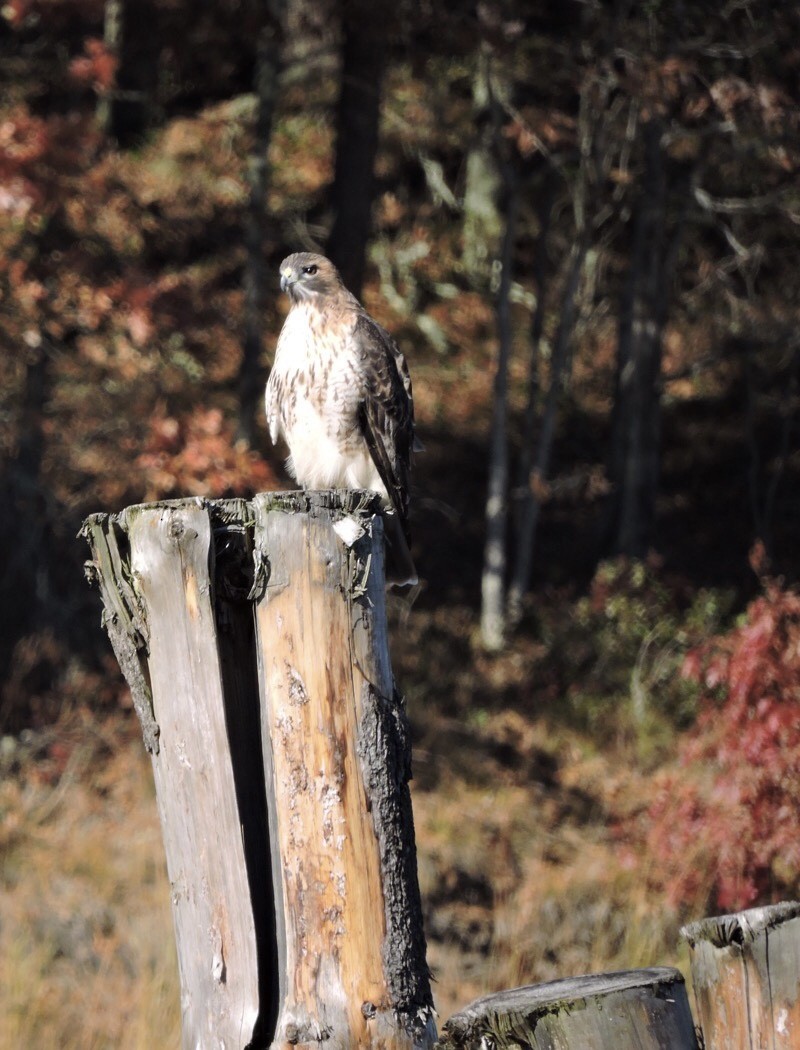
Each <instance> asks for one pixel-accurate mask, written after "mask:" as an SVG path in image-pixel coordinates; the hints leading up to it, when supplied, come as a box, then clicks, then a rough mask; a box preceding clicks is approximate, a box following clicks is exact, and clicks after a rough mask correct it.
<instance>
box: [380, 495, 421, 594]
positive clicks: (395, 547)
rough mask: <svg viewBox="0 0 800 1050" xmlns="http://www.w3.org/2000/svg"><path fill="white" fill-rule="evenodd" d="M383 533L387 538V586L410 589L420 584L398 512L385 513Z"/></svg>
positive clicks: (388, 511) (387, 511)
mask: <svg viewBox="0 0 800 1050" xmlns="http://www.w3.org/2000/svg"><path fill="white" fill-rule="evenodd" d="M383 533H384V536H385V538H386V583H387V585H389V586H393V587H409V586H412V585H414V584H417V583H419V577H418V576H417V570H416V568H415V567H414V559H413V558H412V557H411V551H410V550H409V549H408V539H407V537H406V533H405V529H404V528H403V523H402V522H401V521H400V518H399V517H398V515H397V512H396V511H393V510H385V511H384V512H383Z"/></svg>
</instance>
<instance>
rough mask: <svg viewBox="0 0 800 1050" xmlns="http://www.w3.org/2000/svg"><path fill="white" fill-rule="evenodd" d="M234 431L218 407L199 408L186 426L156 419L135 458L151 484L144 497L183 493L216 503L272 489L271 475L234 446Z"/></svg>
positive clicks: (256, 457)
mask: <svg viewBox="0 0 800 1050" xmlns="http://www.w3.org/2000/svg"><path fill="white" fill-rule="evenodd" d="M232 429H233V428H232V425H231V424H230V422H228V421H227V420H226V419H225V417H224V416H223V414H222V412H221V411H220V410H219V409H216V408H198V409H196V410H195V411H194V412H193V413H192V415H191V416H190V417H189V418H188V419H187V420H185V421H179V420H177V419H175V418H173V417H172V416H167V415H165V414H164V413H163V412H162V413H159V414H157V415H156V416H155V417H154V418H153V419H152V421H151V423H150V433H149V436H148V439H147V444H146V450H145V451H144V452H143V453H142V455H140V456H139V457H138V459H137V466H138V467H139V468H140V469H142V470H143V471H145V472H146V475H147V481H148V483H149V484H148V490H147V493H146V497H145V498H146V499H161V498H163V497H165V496H176V495H185V494H187V493H191V494H193V495H198V496H209V497H212V498H217V497H225V496H241V495H244V494H246V493H247V492H251V493H252V492H260V491H264V490H265V489H272V488H275V476H274V474H273V473H272V470H271V469H270V468H269V466H268V465H267V464H266V463H265V462H264V461H263V460H262V459H261V458H260V457H259V455H258V454H257V453H256V452H253V451H251V450H250V449H248V448H247V447H246V446H245V445H243V444H238V443H236V442H235V440H234V436H233V432H232Z"/></svg>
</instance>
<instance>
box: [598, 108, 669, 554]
mask: <svg viewBox="0 0 800 1050" xmlns="http://www.w3.org/2000/svg"><path fill="white" fill-rule="evenodd" d="M662 135H663V128H662V125H661V122H660V121H659V120H658V119H657V118H651V119H649V120H648V121H646V122H645V123H644V125H643V127H642V141H643V147H644V172H643V177H642V188H641V193H640V195H639V200H638V204H637V207H636V211H635V214H634V226H633V243H632V245H631V251H630V262H629V267H628V277H627V280H626V283H625V287H624V289H623V293H622V303H621V306H620V320H619V334H618V342H617V365H616V390H615V400H614V411H613V418H612V435H611V462H610V465H609V476H610V480H611V483H612V486H613V490H612V496H611V504H610V516H609V530H610V532H609V535H610V537H611V546H612V549H613V550H614V551H615V552H616V553H619V554H627V555H629V556H631V557H637V558H640V557H643V556H644V555H645V554H646V553H647V549H648V546H649V545H650V540H651V537H652V531H653V524H654V520H655V508H656V495H657V492H658V480H659V438H660V424H661V344H662V336H663V331H664V325H665V323H666V317H667V304H668V283H669V279H670V276H671V274H670V273H669V272H668V271H669V269H670V268H669V267H668V259H667V254H668V253H667V251H666V243H665V242H666V237H665V226H666V207H667V179H666V172H665V161H664V154H663V149H662Z"/></svg>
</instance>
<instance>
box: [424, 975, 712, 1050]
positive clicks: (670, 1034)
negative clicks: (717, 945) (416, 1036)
mask: <svg viewBox="0 0 800 1050" xmlns="http://www.w3.org/2000/svg"><path fill="white" fill-rule="evenodd" d="M438 1047H440V1048H441V1050H484V1048H486V1047H492V1048H494V1050H503V1048H508V1050H512V1048H514V1050H519V1048H520V1047H528V1048H530V1050H627V1048H628V1047H636V1048H637V1050H697V1040H696V1036H695V1031H694V1026H693V1024H692V1015H691V1011H690V1010H689V1001H688V999H687V997H686V987H685V985H684V981H683V977H682V976H681V974H680V972H679V971H678V970H674V969H672V968H671V967H658V968H654V969H649V970H625V971H622V972H621V973H608V974H592V975H590V976H587V977H570V978H566V979H565V980H560V981H549V982H548V983H546V984H537V985H529V986H528V987H525V988H515V989H513V990H512V991H508V992H500V993H499V994H497V995H489V996H486V997H485V998H483V999H477V1000H476V1001H475V1002H474V1003H472V1004H471V1005H470V1006H468V1007H466V1009H464V1010H461V1011H460V1012H459V1013H457V1014H454V1015H453V1016H452V1017H451V1018H450V1020H449V1021H447V1023H446V1024H445V1025H444V1028H443V1030H442V1035H441V1039H440V1042H439V1043H438Z"/></svg>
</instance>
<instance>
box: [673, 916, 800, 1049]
mask: <svg viewBox="0 0 800 1050" xmlns="http://www.w3.org/2000/svg"><path fill="white" fill-rule="evenodd" d="M681 932H682V934H683V936H684V937H685V938H686V940H687V941H688V943H689V947H690V949H691V964H692V981H693V984H694V994H695V998H696V1000H697V1012H698V1018H699V1021H700V1027H701V1030H702V1033H703V1039H704V1041H705V1048H706V1050H789V1048H795V1047H798V1046H800V903H798V902H796V901H790V902H784V903H782V904H774V905H772V906H770V907H767V908H751V909H749V910H748V911H743V912H739V913H738V914H736V915H721V916H719V917H718V918H713V919H702V920H701V921H700V922H693V923H691V924H690V925H689V926H685V927H684V929H683V930H682V931H681Z"/></svg>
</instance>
